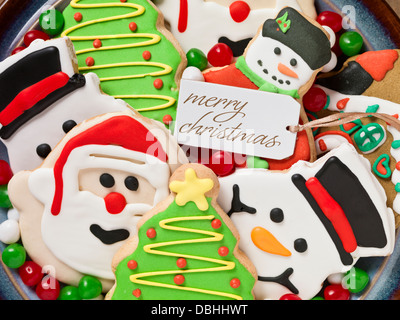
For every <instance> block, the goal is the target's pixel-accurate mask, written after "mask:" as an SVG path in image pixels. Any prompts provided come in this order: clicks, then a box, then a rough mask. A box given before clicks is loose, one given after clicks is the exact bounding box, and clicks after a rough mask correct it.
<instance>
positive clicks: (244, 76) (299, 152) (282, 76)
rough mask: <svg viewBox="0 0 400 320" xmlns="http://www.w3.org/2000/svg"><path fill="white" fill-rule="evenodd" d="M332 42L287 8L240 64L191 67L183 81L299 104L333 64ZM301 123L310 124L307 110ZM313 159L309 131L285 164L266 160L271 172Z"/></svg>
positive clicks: (257, 38)
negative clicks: (282, 97) (265, 94)
mask: <svg viewBox="0 0 400 320" xmlns="http://www.w3.org/2000/svg"><path fill="white" fill-rule="evenodd" d="M304 38H307V41H304ZM329 39H330V36H329V34H328V33H327V32H326V31H325V29H324V28H323V27H321V26H320V25H319V24H317V23H316V22H315V21H313V20H311V19H309V18H307V17H305V16H304V15H302V14H301V13H299V12H298V11H296V10H294V9H292V8H285V9H283V10H281V11H280V12H279V14H278V16H277V17H276V18H275V19H268V20H266V21H265V22H264V24H263V25H262V26H261V27H260V28H259V31H258V33H257V35H256V36H255V38H254V39H253V40H252V41H251V42H250V43H249V45H248V47H247V48H246V50H245V53H244V55H243V56H241V57H239V59H238V60H237V62H235V63H233V64H231V65H229V66H226V67H222V68H211V69H208V70H205V71H204V72H203V73H202V74H200V71H199V70H197V72H196V69H194V68H188V69H187V70H186V71H185V73H184V75H183V77H184V78H187V79H194V80H204V81H206V82H211V83H217V84H222V85H228V86H237V87H242V88H248V89H255V90H262V91H268V92H273V93H277V94H284V95H289V96H291V97H293V98H294V99H298V100H299V101H301V98H302V96H303V95H304V94H305V93H306V92H307V91H308V89H309V88H310V87H311V85H312V84H313V81H314V80H315V77H316V76H317V74H318V72H320V71H321V70H322V69H323V68H324V66H326V65H327V64H329V63H330V62H331V59H332V52H331V42H330V40H329ZM266 103H267V102H266ZM261 107H262V106H260V108H261ZM276 107H277V108H280V107H281V106H276ZM260 121H262V119H260ZM300 121H301V122H303V123H306V122H308V118H307V115H306V112H305V110H304V109H303V108H302V109H301V119H300ZM314 159H315V148H314V141H313V135H312V132H311V131H309V130H306V131H303V132H301V133H299V134H298V139H297V143H296V148H295V152H294V155H293V156H291V157H290V158H288V159H285V160H283V161H281V160H280V161H276V160H272V159H267V161H268V163H269V168H270V169H272V170H284V169H287V168H289V167H290V166H291V165H293V164H294V163H296V162H297V161H298V160H307V161H313V160H314Z"/></svg>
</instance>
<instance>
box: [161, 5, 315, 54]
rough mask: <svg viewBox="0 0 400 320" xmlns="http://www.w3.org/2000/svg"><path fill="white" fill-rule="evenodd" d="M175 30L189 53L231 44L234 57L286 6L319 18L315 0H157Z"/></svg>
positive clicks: (174, 32)
mask: <svg viewBox="0 0 400 320" xmlns="http://www.w3.org/2000/svg"><path fill="white" fill-rule="evenodd" d="M155 4H156V5H157V6H158V8H159V9H160V10H161V11H162V13H163V14H164V16H165V19H166V21H167V22H168V23H169V26H170V29H171V32H172V33H173V35H174V36H175V38H176V39H177V40H178V41H179V43H180V45H181V46H182V48H183V50H184V51H185V52H188V51H190V49H193V48H195V49H199V50H201V51H202V52H203V53H204V54H206V55H207V54H208V53H209V52H212V51H214V50H213V48H214V46H215V45H218V43H222V44H224V45H227V46H228V47H229V48H230V50H231V52H232V55H233V56H236V57H238V56H241V55H242V54H243V51H244V49H245V48H246V46H247V44H248V43H249V41H250V40H251V39H252V38H253V37H254V36H255V31H256V30H257V28H258V27H259V26H260V25H261V24H262V23H263V22H264V21H265V19H268V18H274V17H275V16H276V14H277V13H278V12H279V11H280V10H281V9H282V8H283V7H286V6H290V7H293V8H295V9H297V10H299V11H303V12H304V13H305V14H307V15H308V16H310V17H311V18H316V12H315V7H314V1H313V0H265V1H260V0H248V1H234V0H183V1H179V0H156V1H155Z"/></svg>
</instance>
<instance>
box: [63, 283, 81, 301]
mask: <svg viewBox="0 0 400 320" xmlns="http://www.w3.org/2000/svg"><path fill="white" fill-rule="evenodd" d="M58 300H82V298H81V296H80V294H79V289H78V288H77V287H74V286H65V287H64V288H62V289H61V291H60V295H59V296H58Z"/></svg>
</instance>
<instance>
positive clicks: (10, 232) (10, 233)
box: [0, 219, 20, 244]
mask: <svg viewBox="0 0 400 320" xmlns="http://www.w3.org/2000/svg"><path fill="white" fill-rule="evenodd" d="M19 238H20V231H19V224H18V221H16V220H13V219H9V220H6V221H4V222H3V223H2V224H0V241H1V242H4V243H5V244H12V243H15V242H17V241H18V240H19Z"/></svg>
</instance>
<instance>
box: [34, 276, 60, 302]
mask: <svg viewBox="0 0 400 320" xmlns="http://www.w3.org/2000/svg"><path fill="white" fill-rule="evenodd" d="M36 294H37V296H38V297H39V298H40V299H41V300H57V298H58V296H59V295H60V283H59V282H58V281H57V279H55V278H53V277H50V276H45V278H43V280H42V281H41V282H40V283H39V284H38V285H37V286H36Z"/></svg>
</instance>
